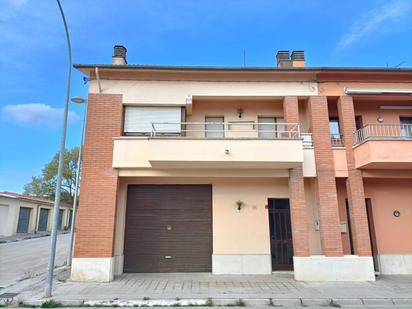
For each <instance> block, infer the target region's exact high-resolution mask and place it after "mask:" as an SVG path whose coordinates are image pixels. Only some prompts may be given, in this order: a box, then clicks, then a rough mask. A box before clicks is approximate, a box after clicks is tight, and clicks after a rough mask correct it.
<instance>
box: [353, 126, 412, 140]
mask: <svg viewBox="0 0 412 309" xmlns="http://www.w3.org/2000/svg"><path fill="white" fill-rule="evenodd" d="M354 134H355V143H356V144H360V143H363V142H365V141H368V140H412V124H368V125H366V126H364V127H363V128H360V129H359V130H357V131H355V133H354Z"/></svg>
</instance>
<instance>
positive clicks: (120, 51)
mask: <svg viewBox="0 0 412 309" xmlns="http://www.w3.org/2000/svg"><path fill="white" fill-rule="evenodd" d="M126 53H127V49H126V47H124V46H123V45H115V46H114V54H113V57H112V64H114V65H126V64H127V60H126Z"/></svg>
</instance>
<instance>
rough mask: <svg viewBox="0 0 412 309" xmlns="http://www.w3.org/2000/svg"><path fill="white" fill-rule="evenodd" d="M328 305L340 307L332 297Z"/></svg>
mask: <svg viewBox="0 0 412 309" xmlns="http://www.w3.org/2000/svg"><path fill="white" fill-rule="evenodd" d="M329 307H334V308H340V307H341V306H340V305H339V304H336V303H335V302H334V301H333V299H332V300H331V301H330V303H329Z"/></svg>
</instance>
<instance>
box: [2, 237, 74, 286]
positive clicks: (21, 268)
mask: <svg viewBox="0 0 412 309" xmlns="http://www.w3.org/2000/svg"><path fill="white" fill-rule="evenodd" d="M69 241H70V234H61V235H58V237H57V251H56V266H61V265H63V264H64V263H65V261H66V259H67V254H68V248H69ZM49 250H50V236H47V237H40V238H35V239H27V240H21V241H17V242H11V243H5V244H0V287H6V286H9V285H11V284H13V283H15V282H17V281H19V280H22V279H26V278H30V277H33V276H35V275H38V274H41V273H44V272H46V270H47V262H48V260H47V259H48V256H49Z"/></svg>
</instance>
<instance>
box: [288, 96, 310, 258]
mask: <svg viewBox="0 0 412 309" xmlns="http://www.w3.org/2000/svg"><path fill="white" fill-rule="evenodd" d="M283 114H284V118H285V122H286V123H299V107H298V98H297V97H285V98H284V100H283ZM289 194H290V213H291V221H292V238H293V255H294V256H309V255H310V253H309V227H308V214H307V209H306V201H305V185H304V178H303V168H302V164H301V165H300V166H298V167H295V168H293V169H290V170H289Z"/></svg>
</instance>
